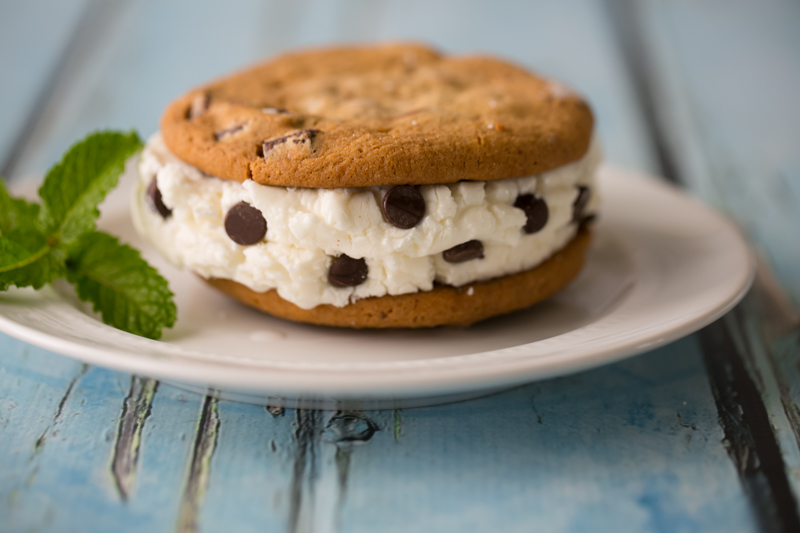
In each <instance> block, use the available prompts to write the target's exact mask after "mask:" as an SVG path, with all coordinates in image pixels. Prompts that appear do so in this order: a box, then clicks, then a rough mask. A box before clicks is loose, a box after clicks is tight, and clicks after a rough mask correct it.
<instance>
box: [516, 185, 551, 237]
mask: <svg viewBox="0 0 800 533" xmlns="http://www.w3.org/2000/svg"><path fill="white" fill-rule="evenodd" d="M514 207H517V208H519V209H522V210H523V211H525V216H526V217H528V221H527V222H525V225H524V226H522V231H524V232H525V233H536V232H537V231H540V230H541V229H542V228H543V227H545V225H546V224H547V219H548V218H549V217H550V210H549V209H548V208H547V202H545V201H544V199H542V198H540V197H539V196H534V195H533V194H522V195H520V196H517V199H516V200H515V201H514Z"/></svg>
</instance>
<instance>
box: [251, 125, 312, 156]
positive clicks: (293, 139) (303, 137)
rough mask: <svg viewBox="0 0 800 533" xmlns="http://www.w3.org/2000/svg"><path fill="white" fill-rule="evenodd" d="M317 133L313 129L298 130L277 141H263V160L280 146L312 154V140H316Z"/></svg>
mask: <svg viewBox="0 0 800 533" xmlns="http://www.w3.org/2000/svg"><path fill="white" fill-rule="evenodd" d="M319 133H320V131H319V130H313V129H309V130H300V131H296V132H294V133H290V134H289V135H284V136H283V137H278V138H277V139H270V140H268V141H264V144H263V145H262V150H263V154H264V158H265V159H266V158H268V157H269V156H270V152H272V151H273V150H275V149H277V148H279V147H281V146H298V147H304V148H306V150H307V151H308V152H313V151H314V139H316V137H317V135H318V134H319Z"/></svg>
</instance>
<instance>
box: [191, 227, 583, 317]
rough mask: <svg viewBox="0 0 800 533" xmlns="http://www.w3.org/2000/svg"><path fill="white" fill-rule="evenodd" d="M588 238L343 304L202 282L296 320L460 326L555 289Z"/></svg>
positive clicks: (574, 270) (573, 268) (571, 273)
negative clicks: (449, 279)
mask: <svg viewBox="0 0 800 533" xmlns="http://www.w3.org/2000/svg"><path fill="white" fill-rule="evenodd" d="M590 240H591V236H590V231H589V229H588V228H586V227H582V228H581V230H580V231H579V232H578V234H577V235H576V236H575V238H573V239H572V240H571V241H570V242H569V243H568V244H567V245H566V246H565V247H564V248H563V249H562V250H560V251H558V252H556V253H555V254H554V255H553V256H552V257H550V258H549V259H548V260H547V261H545V262H544V263H542V264H541V265H539V266H537V267H536V268H533V269H531V270H526V271H524V272H520V273H518V274H511V275H509V276H503V277H500V278H495V279H490V280H487V281H476V282H474V283H467V284H466V285H463V286H461V287H451V286H449V285H437V286H435V287H434V288H433V289H432V290H430V291H425V292H415V293H411V294H401V295H397V296H391V295H390V296H381V297H377V298H364V299H362V300H357V301H356V302H355V303H351V304H349V305H346V306H344V307H335V306H333V305H327V304H326V305H318V306H317V307H314V308H313V309H302V308H300V307H297V306H296V305H294V304H293V303H291V302H288V301H286V300H284V299H283V298H281V297H280V296H278V293H277V291H275V290H271V291H267V292H255V291H253V290H252V289H249V288H247V287H245V286H244V285H242V284H240V283H237V282H235V281H231V280H227V279H208V280H205V281H207V282H208V283H209V284H211V285H212V286H214V287H216V288H217V289H219V290H221V291H222V292H224V293H227V294H228V295H230V296H233V297H234V298H236V299H237V300H239V301H241V302H243V303H245V304H247V305H250V306H252V307H255V308H256V309H260V310H261V311H264V312H267V313H269V314H271V315H275V316H277V317H281V318H286V319H289V320H294V321H297V322H308V323H310V324H319V325H325V326H339V327H348V328H429V327H434V326H445V325H448V326H460V327H466V326H469V325H472V324H474V323H475V322H479V321H481V320H485V319H487V318H491V317H493V316H497V315H502V314H506V313H510V312H511V311H516V310H517V309H523V308H525V307H529V306H531V305H533V304H535V303H537V302H540V301H542V300H544V299H546V298H548V297H550V296H552V295H553V294H555V293H556V292H557V291H559V290H560V289H561V288H563V287H564V286H565V285H566V284H567V283H569V282H570V281H572V279H573V278H575V276H577V275H578V272H580V270H581V267H582V266H583V261H584V256H585V253H586V249H587V247H588V246H589V241H590Z"/></svg>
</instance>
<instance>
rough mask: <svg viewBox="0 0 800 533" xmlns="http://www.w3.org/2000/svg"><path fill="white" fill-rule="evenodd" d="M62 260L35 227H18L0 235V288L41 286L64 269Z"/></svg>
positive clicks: (36, 287) (38, 287) (37, 287)
mask: <svg viewBox="0 0 800 533" xmlns="http://www.w3.org/2000/svg"><path fill="white" fill-rule="evenodd" d="M62 264H63V260H59V255H58V253H55V254H54V253H52V252H51V249H50V247H49V246H48V245H47V240H46V239H45V236H44V235H42V234H41V233H40V232H39V231H38V230H36V229H33V228H19V229H16V230H14V231H11V232H9V233H6V234H4V235H3V236H2V237H0V290H6V289H8V287H9V286H11V285H16V286H17V287H33V288H35V289H40V288H41V287H42V286H43V285H45V284H47V283H50V282H51V281H53V280H54V279H56V278H57V277H59V276H60V275H61V274H62V273H63V267H62Z"/></svg>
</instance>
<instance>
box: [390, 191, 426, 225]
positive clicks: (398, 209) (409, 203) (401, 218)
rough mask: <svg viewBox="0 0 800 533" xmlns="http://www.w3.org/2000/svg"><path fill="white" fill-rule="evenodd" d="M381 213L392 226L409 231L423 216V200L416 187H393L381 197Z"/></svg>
mask: <svg viewBox="0 0 800 533" xmlns="http://www.w3.org/2000/svg"><path fill="white" fill-rule="evenodd" d="M381 211H383V217H384V218H385V219H386V222H388V223H389V224H391V225H392V226H395V227H397V228H400V229H410V228H413V227H414V226H416V225H417V224H419V221H420V220H422V217H424V216H425V199H424V198H422V194H420V192H419V191H418V190H417V188H416V187H412V186H411V185H395V186H394V187H392V188H391V189H389V190H388V191H387V192H386V194H384V195H383V202H381Z"/></svg>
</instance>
